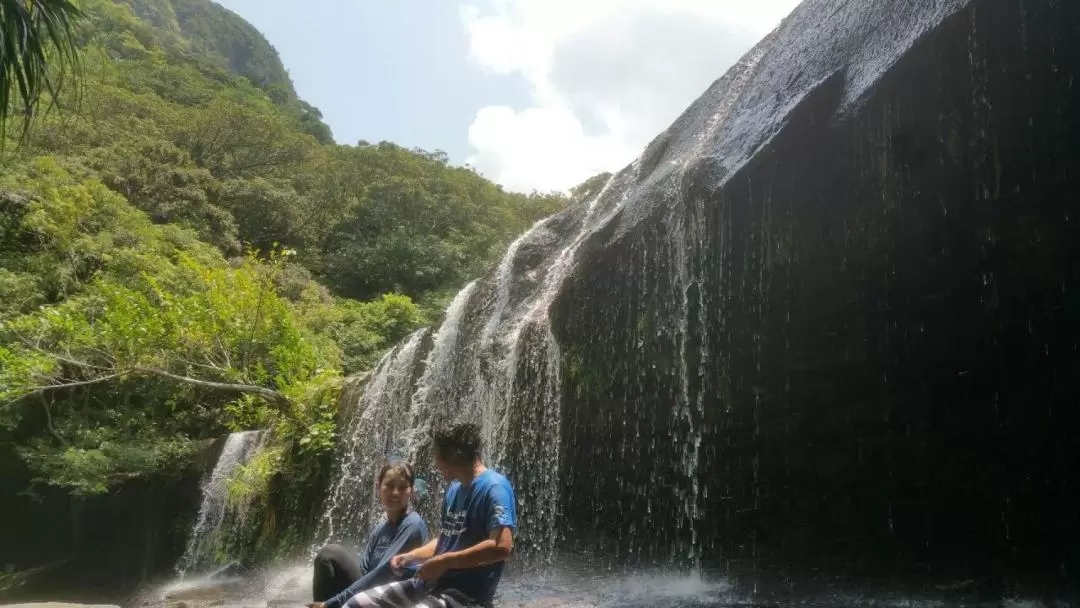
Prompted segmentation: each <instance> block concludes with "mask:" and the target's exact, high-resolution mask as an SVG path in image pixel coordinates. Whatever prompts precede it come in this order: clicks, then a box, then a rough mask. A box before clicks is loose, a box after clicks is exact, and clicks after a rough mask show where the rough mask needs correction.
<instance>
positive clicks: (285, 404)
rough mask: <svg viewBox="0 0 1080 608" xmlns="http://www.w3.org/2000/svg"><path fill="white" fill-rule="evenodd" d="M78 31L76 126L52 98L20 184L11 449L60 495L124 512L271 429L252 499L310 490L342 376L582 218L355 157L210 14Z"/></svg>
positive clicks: (3, 403)
mask: <svg viewBox="0 0 1080 608" xmlns="http://www.w3.org/2000/svg"><path fill="white" fill-rule="evenodd" d="M0 2H5V0H0ZM17 4H20V5H21V4H23V3H22V0H18V2H17ZM35 4H37V3H36V2H35ZM3 6H4V7H5V8H6V7H7V6H8V5H7V3H6V2H5V4H4V5H3ZM80 8H81V9H82V10H83V12H84V13H85V18H84V19H82V20H81V22H80V23H81V25H80V26H79V27H78V28H76V29H75V30H74V31H72V36H73V38H72V40H73V41H74V44H76V45H77V47H78V49H79V52H80V53H81V56H82V66H83V77H82V86H81V87H80V89H79V92H80V97H79V99H78V103H75V100H76V98H75V96H74V95H70V94H68V95H49V96H47V101H48V102H50V103H53V102H55V103H56V104H57V105H58V106H59V107H60V109H62V110H63V112H54V113H50V114H47V115H43V116H41V117H40V119H39V120H38V122H37V123H36V125H35V129H34V130H33V131H32V132H30V134H29V136H28V137H27V138H26V141H25V142H24V145H23V146H21V147H20V148H19V149H18V151H17V153H16V154H15V155H14V157H13V158H10V159H5V162H4V164H3V165H2V166H0V440H3V441H11V442H13V443H14V444H16V445H17V447H18V452H19V454H20V455H21V456H22V458H24V459H25V461H26V462H27V463H28V464H29V465H30V466H31V467H32V469H33V470H34V471H35V472H36V474H37V476H38V481H39V482H40V483H45V484H51V485H56V486H60V487H64V488H68V489H69V490H71V491H72V492H74V493H78V494H94V493H101V492H106V491H110V490H111V489H112V488H115V487H117V486H118V485H120V484H123V483H124V482H125V481H126V480H129V479H133V478H135V477H139V476H143V475H163V474H175V473H177V472H179V471H181V470H183V469H184V468H185V467H186V466H187V465H188V464H189V463H190V462H192V460H193V454H194V451H195V447H194V446H196V445H197V444H198V442H200V441H202V440H205V439H209V438H212V437H218V436H220V435H221V434H223V433H225V432H228V431H231V430H242V429H251V428H267V429H271V430H272V431H273V442H274V443H273V445H275V446H277V448H275V450H273V451H270V452H268V453H267V454H268V455H267V456H265V459H261V460H258V461H257V462H253V463H249V466H248V467H247V468H246V469H245V470H244V472H243V473H242V475H241V476H240V477H238V478H237V479H236V480H235V488H234V493H235V494H236V497H237V499H238V500H239V499H241V498H242V499H243V500H244V501H248V500H249V499H252V500H253V498H252V497H253V496H255V495H257V494H259V493H262V492H266V491H267V488H268V487H270V485H272V482H273V480H275V479H277V480H278V482H277V483H280V479H281V476H283V475H287V476H289V477H290V479H307V478H306V477H305V475H306V474H307V473H305V471H308V470H316V469H317V470H320V471H322V470H323V469H324V468H325V466H324V460H325V457H326V454H328V453H329V452H331V451H332V450H333V448H334V442H335V438H336V426H335V421H336V419H337V407H336V403H337V394H338V391H339V389H340V385H341V378H342V374H351V373H354V372H361V371H365V370H370V369H371V367H372V366H373V365H374V364H375V362H376V361H377V360H378V358H379V357H380V356H381V354H382V353H383V352H385V351H386V349H388V348H390V347H391V346H392V345H393V344H395V343H396V342H398V341H399V340H401V339H402V338H404V337H405V336H407V335H408V334H409V333H410V332H412V331H414V330H415V329H417V328H418V327H420V326H422V325H424V324H428V323H431V322H432V320H433V319H434V318H436V317H437V316H438V315H439V314H440V313H441V309H442V307H443V306H445V304H446V303H447V302H448V301H449V299H450V297H452V295H453V293H454V292H455V291H456V290H457V289H459V288H460V287H461V286H462V285H463V284H464V283H465V282H466V281H468V280H470V279H472V278H475V277H476V276H478V275H480V274H482V273H483V272H485V271H486V270H487V269H488V268H490V267H491V265H492V264H493V263H494V262H495V260H496V259H497V258H498V257H499V256H500V255H501V252H502V250H503V249H504V247H505V245H506V243H507V242H508V241H510V240H511V239H512V238H513V237H514V236H515V235H516V234H519V233H520V232H521V231H523V230H525V229H526V228H527V227H528V226H529V225H531V224H532V223H533V222H535V221H536V220H537V219H539V218H541V217H543V216H546V215H548V214H551V213H554V212H557V211H559V210H560V209H562V208H563V207H565V206H566V205H567V204H568V202H569V199H567V198H566V197H564V196H562V195H557V194H540V193H534V194H531V195H524V194H512V193H507V192H505V191H503V190H502V189H501V188H499V187H498V186H496V185H494V184H492V183H491V182H489V181H487V180H485V179H484V178H483V177H481V176H480V175H478V174H476V173H475V172H473V171H472V170H470V169H467V168H460V167H454V166H451V165H450V164H449V162H448V159H447V157H446V155H445V153H442V152H438V151H436V152H426V151H423V150H407V149H405V148H402V147H399V146H396V145H393V144H389V143H381V144H378V145H368V144H361V145H359V146H355V147H350V146H338V145H336V144H334V143H333V137H332V134H331V133H330V130H329V128H327V127H326V125H325V124H323V122H322V116H321V114H320V113H319V111H318V109H316V108H314V107H312V106H310V105H309V104H307V103H305V102H303V101H302V100H299V99H298V98H297V97H296V94H295V92H294V90H293V87H292V84H291V82H290V81H289V78H288V75H287V73H286V72H285V70H284V68H283V67H282V66H281V63H280V60H279V59H278V57H277V54H276V53H275V52H274V51H273V48H272V47H270V46H269V44H268V43H267V42H266V41H265V39H263V38H262V36H261V35H260V34H259V33H258V32H257V31H255V30H254V28H251V26H250V25H248V24H246V23H245V22H243V21H242V20H241V19H239V18H238V17H236V16H235V15H233V14H232V13H230V12H229V11H227V10H225V9H223V8H221V7H220V6H217V5H216V4H214V3H213V2H211V1H210V0H81V2H80ZM5 25H6V24H5ZM5 40H6V38H5ZM35 69H36V68H35ZM8 122H10V120H9V121H8ZM5 124H6V123H5ZM271 456H273V457H271ZM274 459H277V460H274ZM290 483H291V482H290ZM297 483H299V482H297ZM268 484H269V485H268ZM289 487H290V488H292V486H289ZM290 491H291V490H290ZM238 504H239V503H238Z"/></svg>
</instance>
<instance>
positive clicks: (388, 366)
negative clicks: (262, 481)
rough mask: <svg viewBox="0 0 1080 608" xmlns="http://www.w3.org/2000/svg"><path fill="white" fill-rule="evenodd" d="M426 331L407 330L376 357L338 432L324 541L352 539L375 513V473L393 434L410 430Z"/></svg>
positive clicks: (365, 528) (364, 530)
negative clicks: (340, 444)
mask: <svg viewBox="0 0 1080 608" xmlns="http://www.w3.org/2000/svg"><path fill="white" fill-rule="evenodd" d="M427 334H428V330H427V329H421V330H418V331H416V332H413V334H412V335H410V336H409V337H408V338H407V339H406V340H405V341H404V342H402V343H401V344H400V345H399V346H397V347H396V348H394V349H393V350H391V351H390V352H388V353H387V354H386V355H384V356H383V358H382V359H381V360H380V361H379V364H378V366H377V367H376V368H375V373H374V374H372V376H371V380H370V381H369V382H368V385H367V387H366V388H365V389H364V393H363V396H362V397H361V398H360V401H359V403H358V404H357V405H356V406H355V409H354V410H353V411H352V412H349V415H350V416H351V418H350V419H349V420H348V421H347V423H346V425H345V428H344V429H343V431H342V437H343V438H344V442H343V443H344V449H342V451H341V453H340V456H339V473H338V477H337V480H336V481H335V482H334V485H333V487H332V488H331V490H330V495H329V497H328V498H327V508H326V511H325V513H324V515H323V522H322V523H323V527H324V529H325V531H326V535H325V537H324V538H325V540H326V541H327V542H331V541H332V542H348V541H355V540H358V538H360V537H362V536H364V535H366V534H367V531H368V530H369V529H370V528H371V526H372V525H373V524H374V523H375V521H376V518H377V517H378V516H379V514H380V512H379V509H378V502H377V500H376V495H375V492H374V483H375V481H374V480H375V475H376V473H377V472H378V468H379V467H380V466H382V463H383V462H384V460H385V459H386V457H387V456H389V455H390V451H391V448H392V446H393V445H394V442H395V441H396V440H397V438H398V437H401V436H402V435H404V434H406V433H408V432H410V431H411V429H412V427H411V425H410V419H409V417H408V416H407V415H406V414H407V413H408V412H409V401H410V397H411V396H412V393H413V383H414V381H415V377H414V374H415V370H416V364H417V359H418V358H419V354H420V345H421V343H422V342H423V340H424V338H425V337H426V336H427Z"/></svg>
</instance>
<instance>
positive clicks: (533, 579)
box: [133, 563, 1068, 608]
mask: <svg viewBox="0 0 1080 608" xmlns="http://www.w3.org/2000/svg"><path fill="white" fill-rule="evenodd" d="M761 580H764V579H755V581H756V582H750V581H749V580H748V579H746V578H745V577H744V578H741V579H731V578H727V577H724V576H721V575H718V574H687V573H685V572H682V573H680V572H665V571H660V570H637V571H631V570H628V571H622V572H607V571H605V572H595V571H592V572H590V570H589V568H588V566H587V565H583V566H579V567H574V568H572V569H569V568H568V569H565V570H559V571H550V572H549V573H548V574H544V575H536V574H529V575H526V574H524V573H514V572H508V574H507V576H506V577H504V579H503V581H502V583H501V584H500V586H499V595H498V599H497V604H496V605H497V606H500V607H501V608H772V607H788V606H791V607H799V608H833V607H835V608H846V607H863V606H865V607H873V608H967V607H971V608H983V607H986V608H989V607H991V606H1003V607H1006V608H1063V607H1066V606H1068V604H1066V603H1062V602H1056V601H1048V600H1043V601H1038V600H1034V599H1029V598H1008V599H1007V598H1000V597H998V598H993V597H986V595H985V592H984V593H983V594H982V595H980V593H979V592H978V590H976V589H974V588H971V587H965V586H964V585H960V586H959V587H958V588H957V589H951V590H942V589H940V588H930V589H927V590H913V589H912V588H911V587H907V588H901V587H900V586H899V585H894V586H893V587H892V588H890V586H889V585H882V584H877V585H874V586H870V585H858V584H854V583H841V582H836V581H832V582H824V583H823V582H820V581H819V582H806V583H798V584H796V583H792V582H791V581H785V582H784V583H782V584H781V583H775V582H774V583H772V584H766V583H764V582H761ZM310 597H311V570H310V566H309V565H308V564H306V563H294V564H289V565H286V566H279V567H276V568H271V569H267V570H265V571H263V572H261V573H257V574H254V575H249V576H247V577H235V576H233V577H228V576H224V577H223V576H218V577H189V578H187V579H186V580H183V581H173V582H170V583H169V584H167V585H164V586H158V587H155V588H150V589H146V590H144V592H143V593H142V594H141V595H140V596H139V598H138V599H137V600H136V601H135V602H133V604H134V605H135V606H148V607H160V608H211V607H216V606H227V607H229V608H286V607H288V608H302V607H303V605H304V604H305V603H306V602H308V601H310Z"/></svg>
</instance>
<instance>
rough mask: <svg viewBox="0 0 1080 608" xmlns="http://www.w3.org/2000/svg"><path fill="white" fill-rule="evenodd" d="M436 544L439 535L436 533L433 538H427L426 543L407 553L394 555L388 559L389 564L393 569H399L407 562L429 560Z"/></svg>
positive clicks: (407, 563) (437, 543) (406, 564)
mask: <svg viewBox="0 0 1080 608" xmlns="http://www.w3.org/2000/svg"><path fill="white" fill-rule="evenodd" d="M438 545H439V537H438V535H436V536H435V538H433V539H431V540H429V541H428V542H427V544H426V545H424V546H422V547H417V548H415V549H413V550H412V551H409V552H408V553H402V554H401V555H395V556H394V558H393V559H391V560H390V565H391V566H392V567H393V568H394V569H395V570H400V569H402V568H404V567H405V566H408V565H409V564H412V563H415V562H422V561H425V560H429V559H431V557H432V556H433V555H435V547H437V546H438Z"/></svg>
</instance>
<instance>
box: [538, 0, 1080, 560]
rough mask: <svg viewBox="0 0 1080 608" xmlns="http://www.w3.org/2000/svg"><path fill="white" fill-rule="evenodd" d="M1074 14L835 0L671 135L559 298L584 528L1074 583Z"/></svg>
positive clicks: (713, 551) (1077, 189)
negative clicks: (787, 87)
mask: <svg viewBox="0 0 1080 608" xmlns="http://www.w3.org/2000/svg"><path fill="white" fill-rule="evenodd" d="M855 5H859V6H855ZM867 11H869V13H870V14H869V15H867ZM920 15H921V16H920ZM926 16H929V17H926ZM924 17H925V18H924ZM867 23H869V24H871V25H872V26H873V27H869V26H867V25H866V24H867ZM913 24H914V25H913ZM916 26H917V27H916ZM1078 33H1080V3H1076V2H1063V1H1054V0H973V1H971V2H941V1H933V0H924V1H904V2H901V1H899V0H897V1H892V2H889V1H884V0H883V1H874V2H865V3H853V2H839V1H825V0H822V1H810V2H807V3H805V4H804V5H803V6H802V7H801V8H800V9H799V10H798V11H797V12H796V14H795V15H794V16H793V17H792V18H791V19H789V21H788V22H786V23H785V25H784V26H782V27H781V28H780V30H778V32H776V33H775V34H774V35H773V36H772V37H771V38H770V39H769V40H766V41H765V42H764V43H762V45H761V46H759V47H758V48H757V49H755V51H753V52H752V53H751V54H750V55H748V59H747V60H744V61H743V62H742V63H741V64H740V65H739V66H737V67H736V68H735V69H733V71H732V73H731V74H729V75H728V76H726V77H725V79H724V80H721V81H720V82H718V83H717V85H716V86H715V87H714V88H713V90H711V91H710V93H708V94H707V95H706V96H705V97H704V98H702V100H700V101H699V102H698V103H697V104H695V106H693V107H692V108H691V109H690V110H689V111H688V112H687V114H686V115H685V116H684V117H683V118H682V119H680V121H679V122H677V123H676V124H675V125H674V126H673V127H672V129H671V130H670V131H669V132H668V133H667V134H665V135H664V136H663V137H662V138H660V139H658V140H657V143H656V144H654V146H653V147H652V148H650V153H649V154H647V157H648V159H647V160H648V162H647V163H646V162H645V159H643V161H642V162H641V163H639V165H638V166H637V167H635V168H631V169H628V171H635V170H636V171H638V172H639V175H638V176H636V177H634V178H633V179H627V180H626V183H627V184H630V185H626V186H618V187H613V189H612V191H611V192H608V193H607V194H606V195H605V196H606V197H609V198H615V197H625V198H626V199H627V201H626V202H625V203H624V205H625V206H624V207H623V209H622V211H621V212H620V214H619V216H618V217H617V218H616V219H615V220H614V221H613V222H611V224H610V225H609V226H608V227H607V228H606V229H605V230H602V231H599V232H597V233H596V234H595V235H593V236H592V237H591V238H590V239H589V241H588V242H587V243H586V244H585V245H584V246H583V247H582V249H581V251H580V254H579V256H578V262H577V267H576V269H575V271H574V272H573V273H572V275H571V276H570V278H569V279H568V281H567V283H566V285H565V287H564V288H563V290H562V291H561V292H560V294H559V296H558V298H556V300H555V303H554V308H553V313H552V316H553V323H552V325H553V331H554V333H555V337H556V339H557V340H558V342H559V344H561V345H562V356H563V359H562V362H563V363H562V382H563V393H562V446H563V451H562V464H561V466H562V475H561V479H562V480H563V483H564V485H563V489H562V494H563V499H562V502H561V504H562V511H563V516H564V519H565V521H567V522H571V523H570V524H569V525H570V530H568V531H567V537H568V538H570V539H578V540H579V541H580V544H581V545H582V546H585V547H590V548H593V549H599V551H598V553H599V554H602V555H608V556H610V557H611V558H612V559H615V560H618V561H624V562H625V561H638V560H646V559H659V560H668V559H670V558H672V557H674V558H675V559H676V560H682V561H693V560H697V559H700V560H702V562H703V563H705V564H707V565H708V564H713V565H718V564H721V563H724V562H732V563H739V562H742V561H747V562H753V563H755V564H756V565H760V566H761V567H770V566H777V567H781V568H784V569H790V570H795V571H815V570H816V571H820V572H824V573H828V574H852V575H865V574H882V573H888V574H893V575H900V574H904V573H919V574H923V575H925V574H928V573H929V574H930V575H931V576H940V577H943V578H947V577H954V576H971V577H975V578H976V579H980V580H981V579H983V578H1000V577H1008V578H1013V577H1016V578H1024V577H1028V576H1045V577H1047V578H1048V579H1051V580H1069V579H1070V578H1074V577H1075V576H1076V573H1077V571H1078V569H1080V553H1078V549H1076V547H1078V546H1080V544H1078V541H1080V522H1078V517H1080V516H1078V514H1080V498H1078V497H1080V467H1077V466H1076V463H1077V457H1078V454H1077V447H1076V446H1077V442H1076V441H1075V439H1074V437H1075V435H1076V432H1077V430H1078V429H1080V425H1078V422H1080V419H1078V415H1077V409H1076V403H1077V397H1078V396H1080V373H1078V369H1077V368H1078V363H1080V354H1078V352H1080V351H1078V347H1077V344H1078V341H1080V255H1078V252H1080V249H1078V247H1080V245H1078V244H1080V230H1078V226H1080V223H1078V222H1080V218H1078V217H1077V215H1078V214H1080V206H1078V202H1080V194H1078V193H1080V79H1078V78H1077V77H1078V76H1080V36H1078ZM826 34H828V35H827V36H826ZM915 34H918V35H917V36H916V35H915ZM905 37H907V38H910V40H907V38H905ZM897 40H900V41H901V42H904V41H905V40H907V42H905V44H906V46H905V45H900V46H897V47H896V48H892V47H889V44H892V43H893V42H895V41H897ZM814 49H816V51H815V50H814ZM890 49H891V50H890ZM898 49H899V50H898ZM814 53H818V55H814ZM890 53H891V54H890ZM803 55H805V56H807V57H815V58H814V59H806V60H802V59H800V58H799V57H801V56H803ZM822 56H823V57H822ZM799 61H803V62H804V63H803V64H798V62H799ZM793 62H794V63H796V65H792V64H793ZM789 82H790V83H793V84H792V87H793V88H794V89H795V91H794V93H792V92H791V91H790V90H788V91H785V90H783V89H782V88H781V89H776V90H770V87H775V86H777V85H784V84H785V83H789ZM799 83H808V84H805V86H804V90H803V91H802V94H800V95H795V93H799V90H798V89H799V86H803V85H800V84H799ZM725 87H727V89H728V90H730V89H732V88H736V87H737V88H738V89H739V90H738V91H737V92H736V94H733V95H727V94H725V92H724V91H725ZM785 95H786V96H787V100H788V101H791V103H790V104H789V105H785V104H786V103H787V101H785V99H782V97H784V96H785ZM770 104H772V106H771V107H772V109H770V108H769V107H767V106H769V105H770ZM755 113H756V114H755ZM755 116H757V117H761V116H764V117H765V118H768V119H770V120H771V119H775V122H769V120H766V121H765V122H754V121H755V120H757V119H756V118H754V117H755ZM752 118H754V120H751V119H752ZM747 151H749V152H748V153H747ZM740 155H741V156H740Z"/></svg>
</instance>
